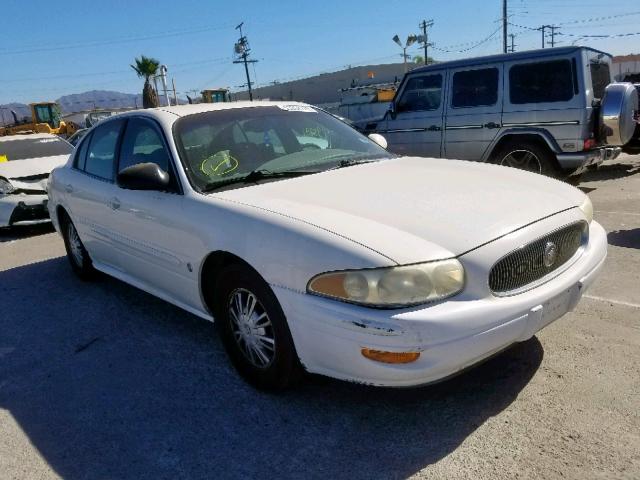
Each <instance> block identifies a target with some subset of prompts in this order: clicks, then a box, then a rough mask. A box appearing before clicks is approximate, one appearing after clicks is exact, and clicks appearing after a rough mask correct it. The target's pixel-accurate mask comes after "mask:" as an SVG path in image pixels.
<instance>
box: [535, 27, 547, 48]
mask: <svg viewBox="0 0 640 480" xmlns="http://www.w3.org/2000/svg"><path fill="white" fill-rule="evenodd" d="M548 26H549V25H542V26H541V27H540V28H539V29H538V30H541V31H542V48H544V38H545V37H544V34H545V32H544V31H545V29H546V28H547V27H548Z"/></svg>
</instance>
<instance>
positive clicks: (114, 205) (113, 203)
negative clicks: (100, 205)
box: [109, 197, 120, 210]
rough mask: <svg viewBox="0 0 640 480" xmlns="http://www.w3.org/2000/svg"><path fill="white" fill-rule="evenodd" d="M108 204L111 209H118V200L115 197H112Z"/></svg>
mask: <svg viewBox="0 0 640 480" xmlns="http://www.w3.org/2000/svg"><path fill="white" fill-rule="evenodd" d="M109 206H110V207H111V210H118V209H119V208H120V200H118V199H117V198H115V197H114V198H112V199H111V200H109Z"/></svg>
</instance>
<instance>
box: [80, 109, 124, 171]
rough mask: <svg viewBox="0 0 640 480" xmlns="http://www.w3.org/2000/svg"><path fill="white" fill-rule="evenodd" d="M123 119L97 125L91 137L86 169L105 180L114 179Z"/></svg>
mask: <svg viewBox="0 0 640 480" xmlns="http://www.w3.org/2000/svg"><path fill="white" fill-rule="evenodd" d="M121 128H122V121H119V120H118V121H114V122H108V123H105V124H104V125H102V126H100V127H97V128H96V129H95V130H94V132H93V135H92V137H91V144H90V145H89V151H88V152H87V158H86V160H85V167H84V171H85V172H87V173H90V174H91V175H95V176H96V177H100V178H103V179H105V180H110V181H113V170H114V162H115V158H116V146H117V144H118V137H119V135H120V130H121Z"/></svg>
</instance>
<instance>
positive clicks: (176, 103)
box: [171, 78, 178, 105]
mask: <svg viewBox="0 0 640 480" xmlns="http://www.w3.org/2000/svg"><path fill="white" fill-rule="evenodd" d="M171 85H173V103H174V105H178V94H177V93H176V79H175V78H172V79H171Z"/></svg>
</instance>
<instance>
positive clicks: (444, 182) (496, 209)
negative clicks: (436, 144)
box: [215, 157, 584, 264]
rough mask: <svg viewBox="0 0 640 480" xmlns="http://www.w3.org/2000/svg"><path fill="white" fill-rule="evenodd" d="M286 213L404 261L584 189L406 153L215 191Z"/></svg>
mask: <svg viewBox="0 0 640 480" xmlns="http://www.w3.org/2000/svg"><path fill="white" fill-rule="evenodd" d="M215 197H219V198H224V199H227V200H233V201H236V202H239V203H243V204H245V205H250V206H253V207H257V208H261V209H264V210H268V211H271V212H274V213H277V214H281V215H285V216H288V217H290V218H293V219H297V220H299V221H303V222H306V223H309V224H313V225H316V226H318V227H319V228H322V229H325V230H327V231H329V232H333V233H335V234H337V235H340V236H343V237H346V238H349V239H350V240H352V241H354V242H356V243H358V244H360V245H363V246H366V247H368V248H370V249H373V250H375V251H377V252H379V253H381V254H383V255H384V256H386V257H388V258H389V259H391V260H393V261H395V262H397V263H400V264H403V263H412V262H420V261H428V260H435V259H438V258H446V257H450V256H458V255H461V254H463V253H465V252H468V251H470V250H473V249H474V248H476V247H478V246H480V245H483V244H486V243H487V242H490V241H492V240H494V239H496V238H499V237H501V236H503V235H505V234H507V233H510V232H512V231H514V230H517V229H519V228H521V227H524V226H526V225H529V224H531V223H533V222H536V221H538V220H540V219H543V218H546V217H549V216H551V215H554V214H556V213H558V212H561V211H564V210H567V209H570V208H573V207H577V206H579V205H580V204H581V203H582V201H583V200H584V194H583V193H582V192H580V191H579V190H578V189H576V188H574V187H571V186H569V185H567V184H565V183H563V182H560V181H557V180H553V179H550V178H547V177H544V176H542V175H537V174H532V173H528V172H523V171H520V170H516V169H513V168H508V167H501V166H496V165H488V164H482V163H477V162H466V161H456V160H443V159H434V158H416V157H404V158H399V159H391V160H384V161H380V162H375V163H369V164H362V165H356V166H352V167H348V168H341V169H336V170H330V171H327V172H323V173H319V174H314V175H309V176H304V177H298V178H293V179H288V180H283V181H276V182H271V183H265V184H261V185H256V186H248V187H245V188H238V189H235V190H228V191H224V192H220V193H217V194H215Z"/></svg>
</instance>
